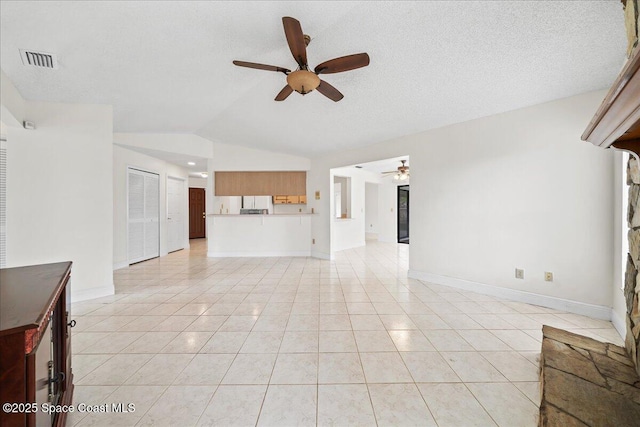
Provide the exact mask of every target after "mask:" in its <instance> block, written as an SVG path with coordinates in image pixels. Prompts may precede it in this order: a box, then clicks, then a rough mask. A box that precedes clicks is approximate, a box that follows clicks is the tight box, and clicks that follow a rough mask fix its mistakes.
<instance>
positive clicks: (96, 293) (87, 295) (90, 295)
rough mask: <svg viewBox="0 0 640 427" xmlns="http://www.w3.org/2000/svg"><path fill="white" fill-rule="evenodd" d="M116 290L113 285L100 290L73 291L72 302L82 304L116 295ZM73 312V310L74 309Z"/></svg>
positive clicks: (102, 287) (101, 287)
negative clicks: (81, 302) (82, 302)
mask: <svg viewBox="0 0 640 427" xmlns="http://www.w3.org/2000/svg"><path fill="white" fill-rule="evenodd" d="M115 293H116V290H115V288H114V286H113V285H111V286H100V287H99V288H91V289H83V290H80V291H73V290H72V291H71V302H72V303H74V302H80V301H86V300H90V299H96V298H102V297H106V296H109V295H114V294H115ZM72 310H73V308H72Z"/></svg>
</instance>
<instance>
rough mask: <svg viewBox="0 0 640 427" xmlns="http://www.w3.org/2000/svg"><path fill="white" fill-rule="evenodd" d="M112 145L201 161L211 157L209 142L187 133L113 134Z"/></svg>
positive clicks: (211, 146) (211, 150)
mask: <svg viewBox="0 0 640 427" xmlns="http://www.w3.org/2000/svg"><path fill="white" fill-rule="evenodd" d="M113 143H114V144H118V145H128V146H131V147H138V148H147V149H151V150H158V151H165V152H168V153H178V154H185V155H189V156H193V157H200V158H203V159H210V158H211V157H212V156H213V143H212V142H211V141H209V140H208V139H205V138H202V137H201V136H198V135H193V134H188V133H114V134H113Z"/></svg>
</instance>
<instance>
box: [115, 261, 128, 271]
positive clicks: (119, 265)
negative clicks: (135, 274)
mask: <svg viewBox="0 0 640 427" xmlns="http://www.w3.org/2000/svg"><path fill="white" fill-rule="evenodd" d="M127 267H129V263H128V262H127V261H122V262H116V263H115V264H113V270H114V271H115V270H120V269H122V268H127Z"/></svg>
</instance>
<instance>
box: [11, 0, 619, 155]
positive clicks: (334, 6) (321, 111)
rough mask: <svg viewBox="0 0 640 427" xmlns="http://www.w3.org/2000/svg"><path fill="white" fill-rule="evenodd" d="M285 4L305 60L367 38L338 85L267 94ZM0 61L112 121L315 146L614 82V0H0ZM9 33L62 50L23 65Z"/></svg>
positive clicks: (272, 88)
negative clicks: (268, 67)
mask: <svg viewBox="0 0 640 427" xmlns="http://www.w3.org/2000/svg"><path fill="white" fill-rule="evenodd" d="M282 16H293V17H295V18H297V19H298V20H300V22H301V24H302V29H303V31H304V32H305V33H306V34H309V35H310V36H311V37H312V42H311V44H310V45H309V47H308V58H309V63H310V65H311V66H312V67H313V66H315V65H317V64H318V63H320V62H322V61H325V60H327V59H331V58H334V57H338V56H343V55H347V54H351V53H358V52H367V53H368V54H369V56H370V57H371V65H370V66H369V67H366V68H363V69H359V70H354V71H350V72H346V73H341V74H332V75H326V76H325V77H324V79H325V80H326V81H327V82H329V83H331V84H332V85H334V86H335V87H336V88H338V89H339V90H340V91H342V93H343V94H344V96H345V97H344V99H343V100H342V101H340V102H338V103H334V102H332V101H330V100H328V99H327V98H325V97H324V96H322V95H321V94H319V93H317V92H313V93H311V94H308V95H307V96H305V97H302V96H301V95H299V94H297V93H293V94H292V95H291V96H290V97H289V98H288V99H287V100H286V101H284V102H281V103H278V102H275V101H273V98H274V97H275V95H276V94H277V93H278V92H279V91H280V89H282V87H283V86H284V84H285V76H284V75H283V74H281V73H274V72H267V71H260V70H252V69H246V68H240V67H236V66H234V65H232V62H231V61H232V60H234V59H239V60H245V61H252V62H261V63H266V64H272V65H278V66H282V67H287V68H290V69H292V68H293V67H294V64H295V62H294V60H293V58H292V57H291V54H290V53H289V50H288V48H287V45H286V40H285V37H284V32H283V29H282V21H281V18H282ZM0 27H1V28H0V48H1V56H0V64H1V66H2V69H3V70H4V71H5V72H6V73H7V75H8V76H9V78H10V79H11V80H12V81H13V82H14V84H15V85H16V87H17V88H18V90H19V91H20V93H21V94H22V95H23V96H24V97H25V98H27V99H29V100H44V101H56V102H69V103H100V104H112V105H113V107H114V131H116V132H189V133H196V134H198V135H201V136H203V137H205V138H209V139H211V140H215V141H220V142H224V143H231V144H239V145H245V146H250V147H255V148H262V149H268V150H274V151H282V152H288V153H292V154H301V155H306V156H312V155H315V154H320V153H326V152H330V151H333V150H338V149H347V148H355V147H359V146H365V145H369V144H373V143H376V142H380V141H384V140H387V139H390V138H394V137H398V136H402V135H407V134H412V133H416V132H420V131H424V130H427V129H430V128H434V127H439V126H443V125H447V124H451V123H455V122H461V121H465V120H470V119H474V118H478V117H483V116H487V115H491V114H496V113H499V112H503V111H507V110H512V109H516V108H521V107H524V106H528V105H533V104H537V103H541V102H545V101H549V100H552V99H558V98H563V97H567V96H571V95H575V94H579V93H583V92H587V91H591V90H596V89H603V88H605V87H607V86H609V85H610V84H611V83H612V81H613V79H614V78H615V76H616V75H617V73H618V71H619V70H620V68H621V66H622V64H623V62H624V52H625V46H626V43H625V35H624V24H623V13H622V6H621V4H620V2H619V1H618V0H611V1H604V2H599V1H584V2H577V1H568V2H563V1H554V2H549V1H544V2H527V1H511V2H499V1H486V2H452V1H447V2H445V1H434V2H426V1H424V2H266V1H265V2H193V3H191V2H169V1H159V2H152V1H143V2H124V1H123V2H53V1H46V2H11V1H4V0H3V1H2V2H0ZM18 49H33V50H39V51H44V52H52V53H56V54H57V55H58V60H59V63H60V67H59V69H57V70H41V69H33V68H27V67H24V66H23V65H22V63H21V60H20V57H19V52H18Z"/></svg>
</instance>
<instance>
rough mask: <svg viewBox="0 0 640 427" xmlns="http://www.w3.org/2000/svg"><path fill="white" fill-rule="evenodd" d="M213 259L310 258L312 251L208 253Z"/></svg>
mask: <svg viewBox="0 0 640 427" xmlns="http://www.w3.org/2000/svg"><path fill="white" fill-rule="evenodd" d="M207 256H208V257H211V258H245V257H248V258H258V257H308V256H311V251H269V252H207Z"/></svg>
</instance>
